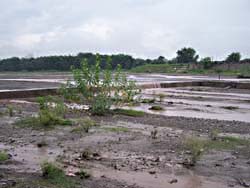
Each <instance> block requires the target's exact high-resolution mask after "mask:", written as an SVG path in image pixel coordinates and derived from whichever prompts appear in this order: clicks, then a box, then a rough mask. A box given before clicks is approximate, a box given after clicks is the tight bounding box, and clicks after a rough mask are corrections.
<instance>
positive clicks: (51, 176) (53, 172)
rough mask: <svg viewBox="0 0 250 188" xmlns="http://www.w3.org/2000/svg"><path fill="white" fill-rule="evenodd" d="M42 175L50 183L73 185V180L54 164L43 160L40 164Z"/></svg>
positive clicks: (62, 185) (61, 185)
mask: <svg viewBox="0 0 250 188" xmlns="http://www.w3.org/2000/svg"><path fill="white" fill-rule="evenodd" d="M41 168H42V174H43V177H44V178H45V179H46V180H47V181H48V182H49V183H51V184H53V185H56V186H58V187H63V188H72V187H75V182H73V181H72V180H70V179H69V177H67V176H66V175H65V173H64V171H63V170H62V169H61V168H59V167H58V166H57V165H56V164H53V163H49V162H45V163H43V164H42V165H41Z"/></svg>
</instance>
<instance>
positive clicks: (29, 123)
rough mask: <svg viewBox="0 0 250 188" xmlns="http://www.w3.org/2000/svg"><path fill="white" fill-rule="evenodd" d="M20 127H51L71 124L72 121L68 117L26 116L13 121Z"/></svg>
mask: <svg viewBox="0 0 250 188" xmlns="http://www.w3.org/2000/svg"><path fill="white" fill-rule="evenodd" d="M15 124H16V125H17V126H20V127H32V128H34V129H51V128H54V127H55V126H67V125H72V124H73V122H72V121H71V120H69V119H62V118H55V119H49V118H48V119H47V118H46V119H42V120H41V118H40V117H26V118H23V119H20V120H19V121H17V122H16V123H15Z"/></svg>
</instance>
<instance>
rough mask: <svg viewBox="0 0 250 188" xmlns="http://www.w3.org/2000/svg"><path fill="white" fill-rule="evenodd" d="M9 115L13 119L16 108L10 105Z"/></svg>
mask: <svg viewBox="0 0 250 188" xmlns="http://www.w3.org/2000/svg"><path fill="white" fill-rule="evenodd" d="M7 113H8V115H9V117H13V116H14V107H13V106H12V105H8V106H7Z"/></svg>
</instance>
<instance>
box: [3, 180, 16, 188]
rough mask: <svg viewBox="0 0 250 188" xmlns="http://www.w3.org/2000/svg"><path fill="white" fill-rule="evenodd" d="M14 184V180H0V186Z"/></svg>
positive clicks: (11, 185)
mask: <svg viewBox="0 0 250 188" xmlns="http://www.w3.org/2000/svg"><path fill="white" fill-rule="evenodd" d="M15 185H16V181H15V180H0V187H14V186H15Z"/></svg>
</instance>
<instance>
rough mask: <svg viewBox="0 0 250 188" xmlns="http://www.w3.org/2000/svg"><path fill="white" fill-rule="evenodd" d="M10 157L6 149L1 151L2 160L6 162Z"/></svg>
mask: <svg viewBox="0 0 250 188" xmlns="http://www.w3.org/2000/svg"><path fill="white" fill-rule="evenodd" d="M8 159H9V155H8V154H7V153H6V152H4V151H0V162H4V161H6V160H8Z"/></svg>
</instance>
